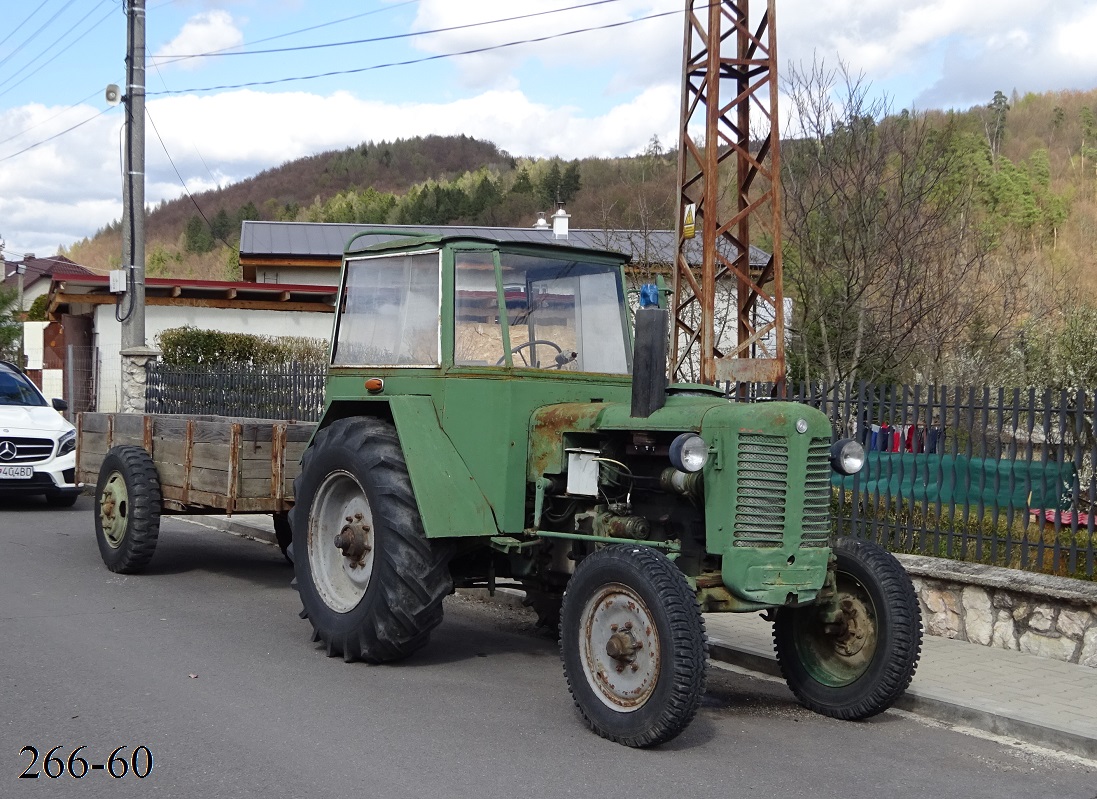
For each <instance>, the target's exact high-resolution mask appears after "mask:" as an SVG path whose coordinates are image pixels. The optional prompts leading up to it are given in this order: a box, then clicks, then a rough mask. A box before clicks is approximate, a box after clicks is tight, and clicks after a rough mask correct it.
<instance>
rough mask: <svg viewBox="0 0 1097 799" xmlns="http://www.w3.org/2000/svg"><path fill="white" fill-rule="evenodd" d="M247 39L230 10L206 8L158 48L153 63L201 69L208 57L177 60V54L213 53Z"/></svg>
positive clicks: (235, 45)
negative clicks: (208, 9) (160, 62)
mask: <svg viewBox="0 0 1097 799" xmlns="http://www.w3.org/2000/svg"><path fill="white" fill-rule="evenodd" d="M243 42H244V34H243V33H241V32H240V29H239V28H237V27H236V23H235V21H234V20H233V18H232V15H231V14H229V13H228V12H227V11H204V12H202V13H201V14H196V15H194V16H193V17H191V18H190V19H189V20H187V22H186V24H184V25H183V28H182V30H180V31H179V34H178V35H177V36H176V37H175V38H174V39H172V40H171V41H170V42H168V43H167V44H165V45H164V46H162V47H161V48H160V49H159V50H157V51H156V53H155V55H154V56H153V57H152V63H153V64H156V63H157V62H158V61H163V62H164V63H175V64H177V65H178V66H179V68H180V69H186V70H193V69H199V68H201V67H202V66H203V64H205V63H206V62H208V61H209V59H208V58H188V59H185V60H181V61H175V58H176V57H178V56H184V55H194V54H196V53H211V52H215V51H218V50H226V49H229V48H232V47H237V46H239V45H240V44H243Z"/></svg>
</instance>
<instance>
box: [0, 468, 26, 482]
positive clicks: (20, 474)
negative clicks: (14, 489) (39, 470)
mask: <svg viewBox="0 0 1097 799" xmlns="http://www.w3.org/2000/svg"><path fill="white" fill-rule="evenodd" d="M32 477H34V469H32V468H31V467H30V466H0V479H7V480H30V479H31V478H32Z"/></svg>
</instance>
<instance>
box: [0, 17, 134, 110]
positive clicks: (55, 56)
mask: <svg viewBox="0 0 1097 799" xmlns="http://www.w3.org/2000/svg"><path fill="white" fill-rule="evenodd" d="M105 2H107V0H100V2H99V6H101V5H103V3H105ZM99 6H93V7H92V9H91V11H89V12H88V13H87V14H85V15H84V16H82V17H81V18H80V19H79V20H78V21H77V22H76V24H75V25H73V26H72V27H70V28H69V29H68V30H67V31H65V32H64V33H63V34H61V35H60V36H59V37H57V38H56V39H54V41H53V43H52V44H50V45H49V47H46V48H45V49H43V50H42V51H41V52H39V54H38V55H37V56H35V57H34V58H33V59H31V60H30V61H28V62H27V63H26V64H24V65H23V67H22V68H21V69H20V70H19V71H18V72H16V73H15V74H13V75H12V76H11V77H10V78H8V79H7V80H5V81H2V82H0V86H3V85H4V84H7V83H11V81H13V80H15V78H17V77H18V76H19V73H20V72H23V71H24V70H26V69H27V68H28V67H30V66H31V65H32V64H33V63H34V62H35V61H37V60H38V59H40V58H42V57H43V56H44V55H45V54H46V53H47V52H48V51H49V50H50V49H51V48H53V47H54V46H55V45H57V44H58V43H59V42H60V41H61V40H62V39H64V38H65V37H66V36H68V35H69V34H70V33H72V31H73V30H75V28H76V26H77V25H79V24H80V23H81V22H83V21H84V20H85V19H87V18H88V17H90V16H91V15H92V12H93V11H95V9H96V8H98V7H99ZM112 13H114V9H113V8H110V9H107V13H106V14H104V15H103V16H102V17H100V18H99V20H98V21H97V22H96V23H95V24H93V25H92V26H91V27H90V28H88V29H87V30H86V31H84V32H83V33H81V34H80V35H79V36H77V37H76V38H75V39H73V40H72V41H71V42H69V44H68V46H69V47H71V46H72V45H74V44H76V43H77V42H78V41H80V40H81V39H83V38H84V37H85V36H87V35H88V34H89V33H91V32H92V31H93V30H95V29H96V28H98V27H99V26H100V25H102V24H103V23H104V22H106V21H107V20H108V19H110V15H111V14H112ZM66 52H67V50H61V51H59V52H58V53H56V54H55V55H54V56H53V57H52V58H50V59H49V60H48V61H46V62H45V63H43V64H41V65H40V66H39V67H38V69H36V70H34V71H33V72H31V73H30V74H29V75H25V76H24V77H23V78H22V79H21V80H19V81H16V82H15V83H14V84H12V85H11V86H8V88H6V89H4V90H3V91H0V97H3V96H4V95H5V94H7V93H8V92H10V91H12V90H13V89H16V88H18V87H19V86H21V85H23V84H24V83H26V82H27V81H28V80H30V79H31V78H32V77H34V76H35V75H37V74H38V73H39V72H41V71H42V70H43V69H44V68H45V67H47V66H49V65H50V64H52V63H53V62H54V61H55V60H57V59H58V58H60V57H61V56H62V55H64V54H65V53H66Z"/></svg>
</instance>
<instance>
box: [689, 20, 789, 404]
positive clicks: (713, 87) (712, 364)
mask: <svg viewBox="0 0 1097 799" xmlns="http://www.w3.org/2000/svg"><path fill="white" fill-rule="evenodd" d="M755 5H756V7H758V6H760V7H761V9H762V13H761V15H760V17H759V18H757V19H754V20H752V19H751V16H750V8H749V7H750V2H749V0H740V1H739V2H732V1H731V0H686V25H685V45H684V49H683V53H684V60H683V69H682V116H681V128H680V133H679V146H678V186H679V195H680V200H679V209H678V221H677V226H676V232H677V243H678V250H677V259H676V265H675V269H674V301H673V309H674V317H675V323H674V334H673V335H672V336H671V352H672V357H673V361H672V366H671V370H672V371H671V376H672V377H673V378H674V379H678V380H693V381H697V382H701V383H709V384H714V383H716V382H718V381H725V380H729V381H733V382H737V383H740V384H745V383H758V382H764V383H775V384H777V393H778V394H783V393H784V374H785V369H784V366H785V364H784V297H783V293H782V289H781V236H780V213H781V209H780V198H779V180H778V178H779V175H780V148H779V138H778V118H777V31H776V22H775V17H774V6H775V0H768V2H766V0H762V1H761V2H756V3H755ZM729 51H730V52H729ZM691 215H692V216H693V220H692V221H693V222H694V224H695V232H696V235H695V237H694V238H689V237H688V236H689V233H690V229H689V227H690V226H689V222H690V219H689V216H691Z"/></svg>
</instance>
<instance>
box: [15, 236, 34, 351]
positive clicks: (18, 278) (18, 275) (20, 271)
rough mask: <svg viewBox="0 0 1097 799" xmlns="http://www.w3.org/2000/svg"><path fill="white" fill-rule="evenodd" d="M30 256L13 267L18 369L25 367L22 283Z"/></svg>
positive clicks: (25, 324) (25, 345)
mask: <svg viewBox="0 0 1097 799" xmlns="http://www.w3.org/2000/svg"><path fill="white" fill-rule="evenodd" d="M30 258H31V256H30V255H29V254H28V255H24V256H23V263H21V264H16V265H15V290H16V292H17V293H16V299H15V307H16V308H17V309H18V310H19V368H20V369H25V368H26V367H27V342H26V340H25V338H24V337H25V335H26V330H27V320H26V318H25V316H26V315H25V314H24V313H23V281H24V280H25V276H26V274H27V262H28V261H30Z"/></svg>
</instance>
